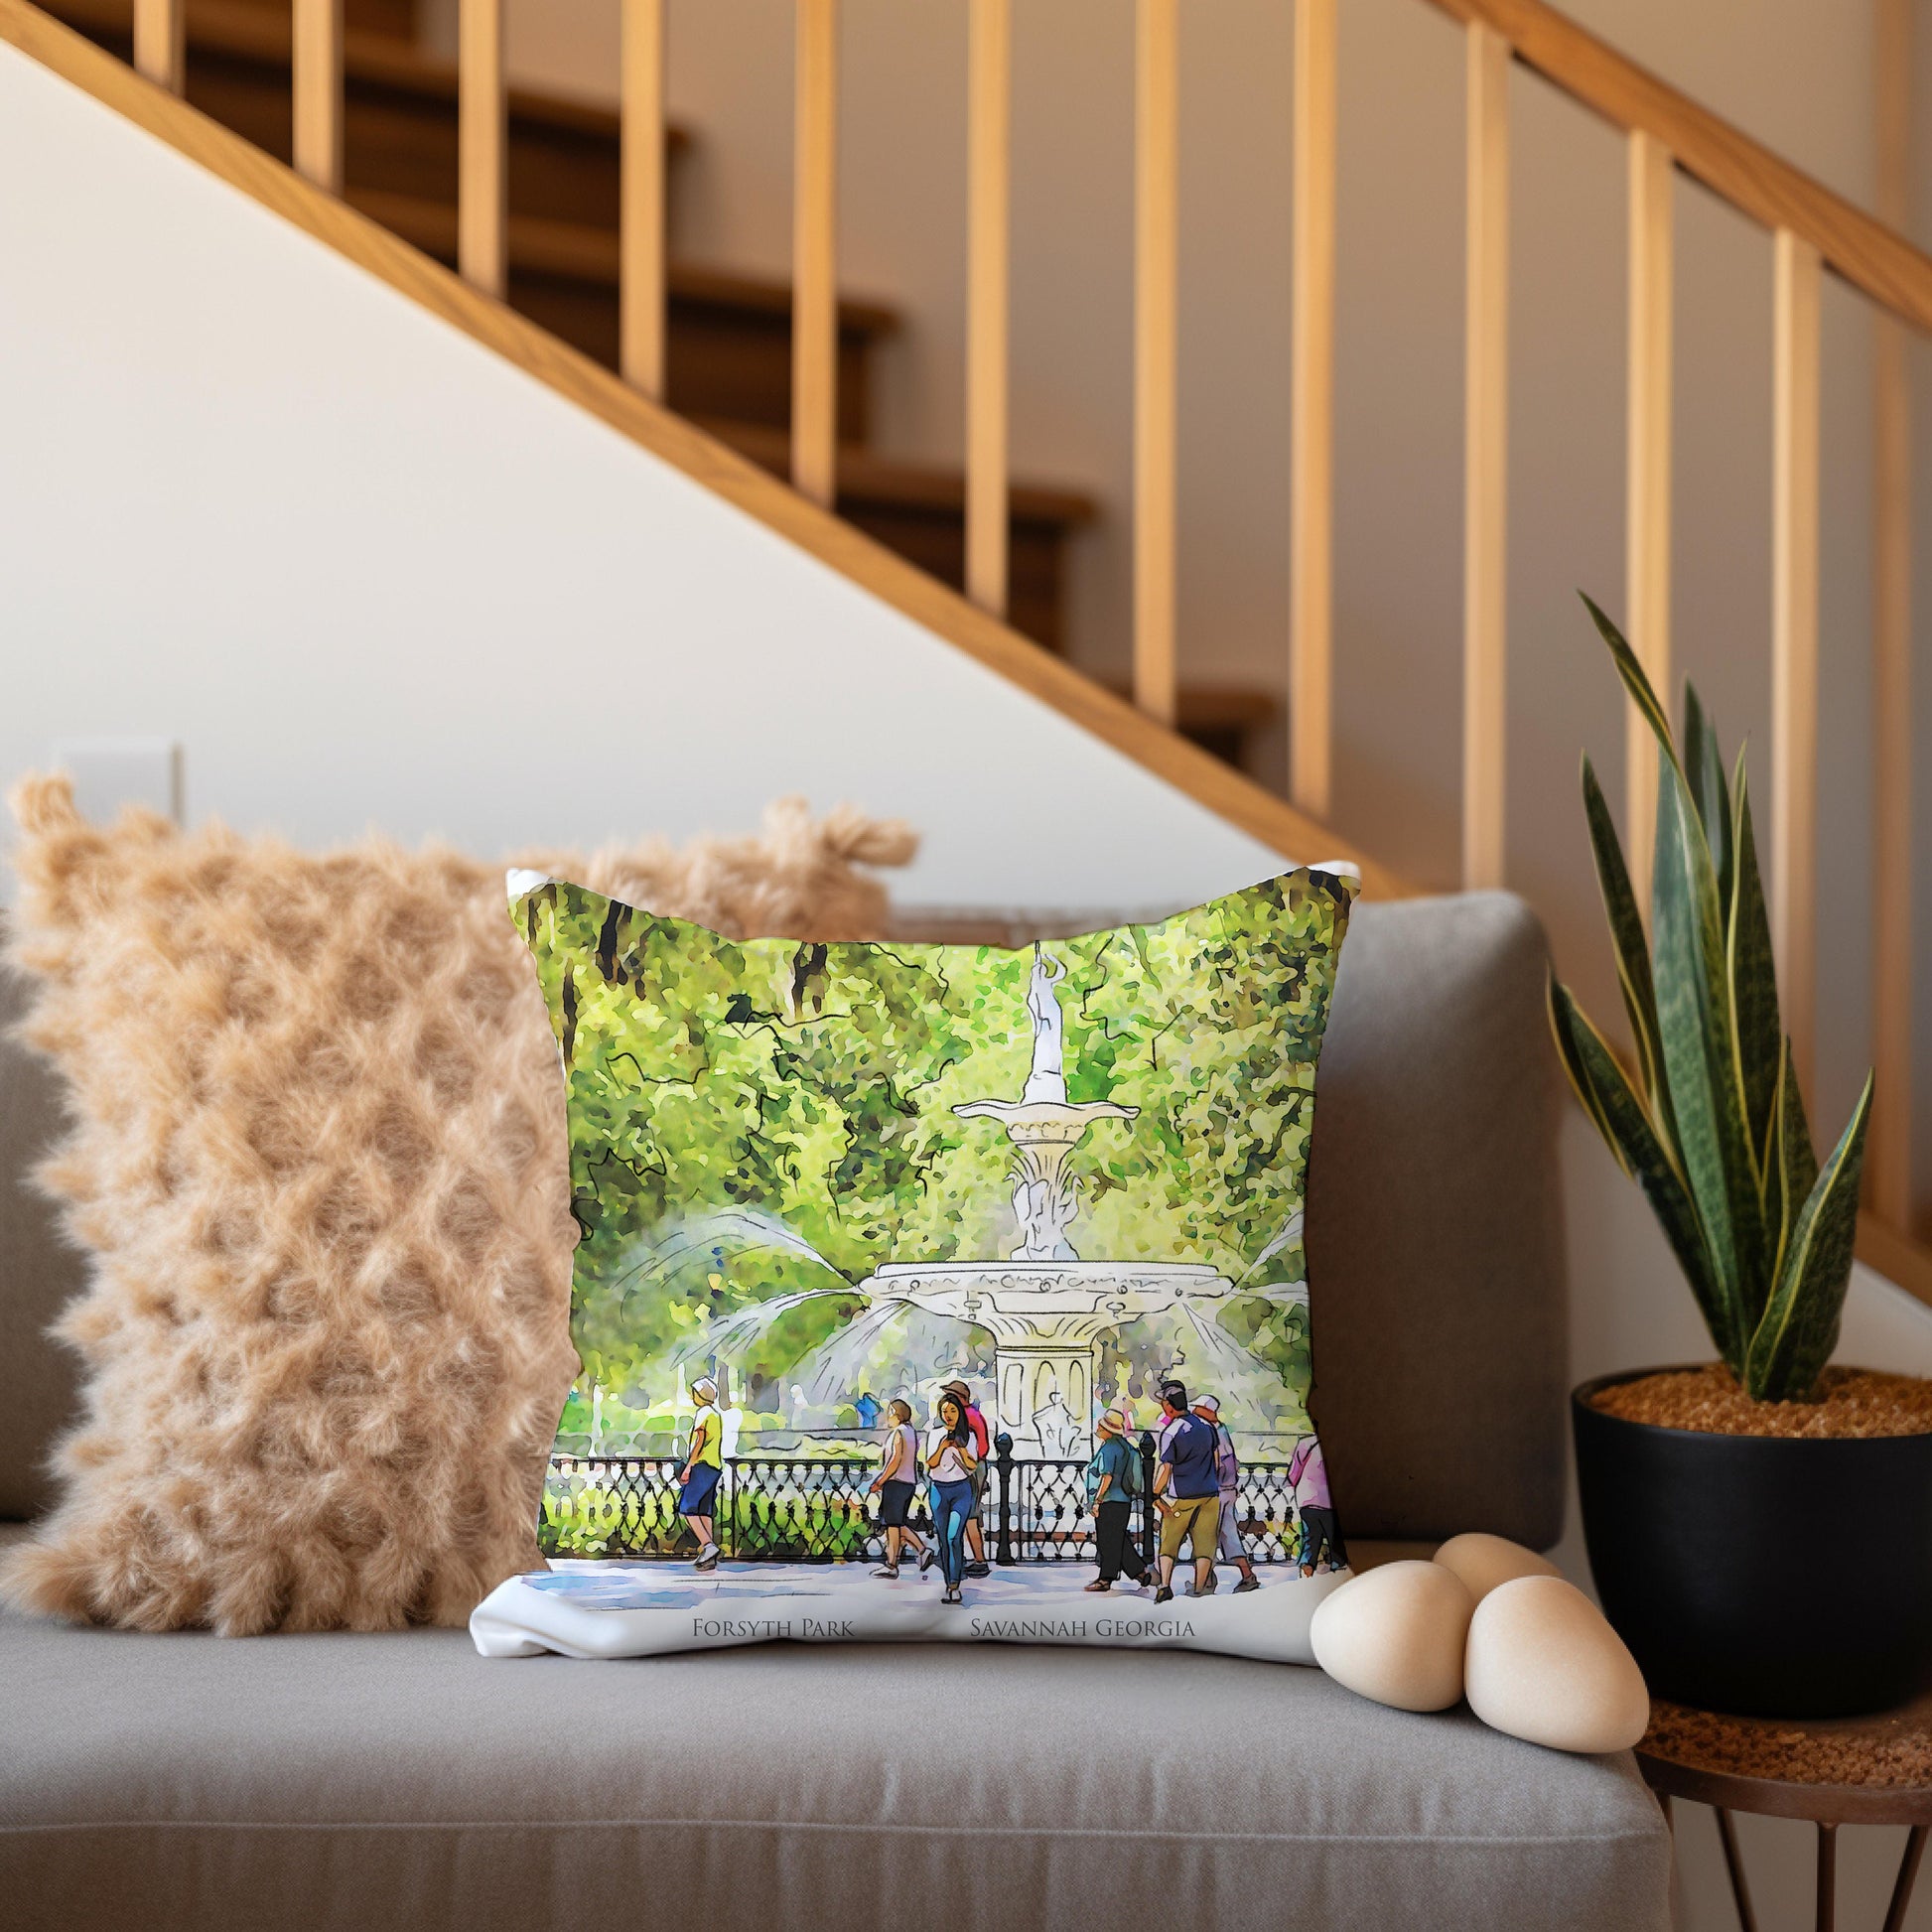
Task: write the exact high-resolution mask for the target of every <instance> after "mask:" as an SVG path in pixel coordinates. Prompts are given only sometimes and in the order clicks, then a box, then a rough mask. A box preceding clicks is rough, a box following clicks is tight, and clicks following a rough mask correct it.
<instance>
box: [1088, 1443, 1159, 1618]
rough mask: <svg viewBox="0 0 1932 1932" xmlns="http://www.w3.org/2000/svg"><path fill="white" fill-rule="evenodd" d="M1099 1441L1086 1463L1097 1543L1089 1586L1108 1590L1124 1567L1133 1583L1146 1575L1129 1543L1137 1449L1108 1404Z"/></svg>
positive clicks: (1138, 1473)
mask: <svg viewBox="0 0 1932 1932" xmlns="http://www.w3.org/2000/svg"><path fill="white" fill-rule="evenodd" d="M1098 1430H1099V1436H1100V1447H1099V1448H1098V1449H1095V1450H1094V1452H1093V1460H1092V1461H1091V1462H1089V1463H1088V1464H1087V1493H1088V1496H1089V1497H1090V1498H1091V1500H1092V1503H1093V1535H1094V1541H1095V1543H1096V1544H1098V1545H1099V1555H1100V1575H1099V1576H1098V1577H1097V1578H1096V1579H1095V1580H1094V1581H1093V1582H1092V1583H1090V1584H1088V1585H1087V1588H1088V1589H1090V1590H1107V1589H1112V1588H1113V1587H1114V1580H1115V1578H1117V1577H1119V1576H1121V1575H1122V1574H1123V1573H1124V1574H1125V1575H1126V1576H1127V1577H1128V1579H1129V1580H1130V1581H1131V1582H1133V1583H1135V1584H1145V1583H1147V1581H1148V1571H1147V1564H1146V1562H1145V1561H1144V1560H1143V1559H1142V1556H1141V1553H1140V1551H1139V1550H1138V1549H1136V1548H1135V1546H1134V1530H1133V1516H1134V1498H1135V1497H1136V1496H1138V1495H1139V1494H1140V1493H1141V1452H1140V1450H1139V1449H1136V1448H1135V1447H1134V1445H1133V1444H1132V1443H1130V1442H1129V1441H1128V1440H1127V1431H1126V1428H1125V1426H1124V1425H1123V1423H1122V1422H1121V1419H1120V1416H1119V1415H1118V1414H1117V1413H1116V1412H1115V1411H1114V1410H1112V1409H1109V1410H1108V1411H1107V1413H1106V1414H1105V1415H1104V1416H1102V1417H1101V1418H1100V1422H1099V1425H1098Z"/></svg>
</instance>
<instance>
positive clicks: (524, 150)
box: [89, 33, 675, 229]
mask: <svg viewBox="0 0 1932 1932" xmlns="http://www.w3.org/2000/svg"><path fill="white" fill-rule="evenodd" d="M89 38H90V39H92V40H94V41H95V42H96V44H97V45H99V46H101V47H104V48H106V49H107V51H108V52H109V53H111V54H116V55H118V56H119V57H120V58H121V59H122V60H127V59H129V58H131V53H132V43H131V41H130V39H129V37H128V36H126V35H120V34H98V33H96V34H90V35H89ZM186 91H187V97H188V100H189V102H190V103H191V105H193V106H196V107H199V108H200V109H201V110H202V111H203V113H205V114H207V115H208V116H209V117H210V118H211V119H214V120H217V121H219V122H220V123H221V124H222V126H224V127H229V128H232V129H233V130H234V131H235V132H236V133H237V134H239V135H241V136H242V137H243V138H244V139H246V140H249V141H252V142H253V143H254V144H255V145H256V146H257V147H259V148H261V149H263V150H264V151H265V152H266V153H268V154H272V155H273V156H274V157H275V158H276V159H277V160H278V161H287V160H288V159H289V157H290V154H291V152H292V143H293V134H292V123H291V113H290V106H289V99H290V95H289V69H288V68H287V67H286V66H284V65H281V64H279V63H277V62H274V61H269V60H263V59H259V58H255V57H240V56H235V55H230V54H227V53H223V52H210V51H209V50H207V49H206V48H198V47H195V46H193V45H192V44H191V46H190V48H189V51H188V84H187V89H186ZM343 96H344V97H343V173H344V179H345V182H346V184H347V185H348V186H349V187H351V188H373V189H381V190H384V191H386V192H388V193H391V194H404V195H415V196H419V197H421V198H423V199H425V200H428V201H436V202H444V203H454V202H455V200H456V192H457V134H456V112H455V109H454V107H453V106H452V105H450V104H449V103H447V102H443V101H438V100H425V99H423V98H422V97H421V96H420V95H412V94H410V93H408V92H405V91H402V90H399V89H395V88H390V87H386V86H384V85H382V84H381V82H379V81H374V80H369V79H362V78H356V77H354V76H351V77H350V78H349V79H348V80H347V81H346V83H345V86H344V90H343ZM673 153H675V149H673ZM618 185H619V177H618V147H617V142H616V141H615V140H614V139H613V138H611V137H610V136H609V135H604V134H599V133H595V132H593V131H590V130H588V129H586V130H581V131H580V130H576V129H571V128H559V127H546V126H533V125H531V124H530V123H529V122H527V121H524V120H522V119H520V118H518V117H517V116H515V115H512V116H511V118H510V140H509V205H510V208H511V211H512V212H514V213H517V214H534V215H541V216H544V217H546V218H548V219H552V220H563V221H576V222H583V223H586V224H588V225H591V226H602V227H609V228H612V229H615V228H616V227H617V224H618Z"/></svg>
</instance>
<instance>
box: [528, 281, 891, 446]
mask: <svg viewBox="0 0 1932 1932" xmlns="http://www.w3.org/2000/svg"><path fill="white" fill-rule="evenodd" d="M509 299H510V306H511V307H512V308H513V309H515V310H517V311H518V312H519V313H520V314H523V315H526V316H528V317H529V318H530V320H531V321H532V322H536V323H540V324H542V326H543V327H544V328H545V329H548V330H549V331H550V332H551V334H552V335H555V336H561V337H562V338H563V339H564V341H565V342H567V343H569V344H571V345H573V346H575V347H577V348H581V349H582V350H583V351H584V353H585V354H586V355H591V356H595V357H596V358H597V360H598V361H600V362H602V363H604V364H605V366H606V367H607V368H616V367H617V365H618V302H617V296H616V293H615V292H614V291H613V290H611V289H610V288H608V287H604V286H601V285H599V284H596V283H589V282H582V281H578V280H576V279H574V278H571V277H566V276H554V275H536V274H530V273H527V272H524V271H522V270H519V269H517V268H515V267H514V265H512V268H511V271H510V295H509ZM669 332H670V333H669V336H668V338H667V342H666V352H665V378H666V385H667V388H668V391H669V393H668V395H667V398H666V400H667V401H668V402H669V404H670V406H671V407H672V408H673V409H675V410H677V411H679V412H680V413H681V414H683V415H687V416H723V417H729V418H730V419H731V420H733V421H734V422H741V423H759V424H762V425H764V426H766V427H768V428H771V429H788V428H789V427H790V424H791V324H790V321H789V319H788V318H787V317H785V316H783V315H771V316H765V315H758V314H752V313H747V312H746V311H744V310H734V309H727V308H723V307H720V306H717V305H715V304H712V303H708V302H691V301H685V300H681V299H680V298H678V297H677V296H676V295H673V296H672V297H671V300H670V304H669ZM866 340H867V339H866V337H865V336H864V334H862V333H861V332H859V331H856V330H842V331H841V332H840V336H839V440H840V441H841V442H844V443H863V442H865V441H866V440H867V438H868V437H869V436H870V434H871V431H872V399H871V369H870V360H869V357H868V356H867V353H866Z"/></svg>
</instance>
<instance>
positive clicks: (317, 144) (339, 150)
mask: <svg viewBox="0 0 1932 1932" xmlns="http://www.w3.org/2000/svg"><path fill="white" fill-rule="evenodd" d="M293 80H294V93H295V171H296V173H297V174H299V175H306V176H307V177H308V178H309V180H310V181H312V182H314V183H315V184H316V186H317V187H318V188H326V189H328V191H329V192H330V194H332V195H340V194H341V193H342V192H343V0H295V16H294V41H293Z"/></svg>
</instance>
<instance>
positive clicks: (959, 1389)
mask: <svg viewBox="0 0 1932 1932" xmlns="http://www.w3.org/2000/svg"><path fill="white" fill-rule="evenodd" d="M940 1394H942V1395H956V1396H957V1397H958V1398H959V1399H960V1401H961V1402H963V1403H964V1404H965V1405H966V1426H967V1428H968V1429H970V1430H971V1431H972V1432H973V1453H974V1454H975V1455H976V1456H977V1457H978V1458H979V1460H978V1461H977V1462H975V1463H974V1465H973V1513H972V1515H970V1516H969V1517H967V1519H966V1551H967V1556H966V1574H967V1576H969V1577H990V1576H991V1575H992V1574H993V1566H992V1565H991V1564H990V1563H988V1562H987V1560H986V1532H985V1531H984V1530H983V1529H981V1528H980V1517H981V1515H982V1514H983V1512H984V1510H985V1508H986V1480H987V1476H988V1475H989V1474H990V1473H991V1471H992V1467H993V1463H992V1460H991V1456H992V1449H993V1438H992V1433H991V1432H990V1431H989V1430H988V1428H987V1426H986V1417H985V1416H984V1415H983V1414H981V1412H980V1406H979V1404H978V1403H977V1402H975V1401H974V1400H973V1392H972V1390H971V1389H969V1388H968V1387H967V1386H966V1383H965V1380H964V1378H963V1377H958V1376H955V1377H954V1379H953V1380H952V1381H950V1382H948V1383H947V1384H946V1385H945V1387H944V1388H943V1389H941V1390H940Z"/></svg>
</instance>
